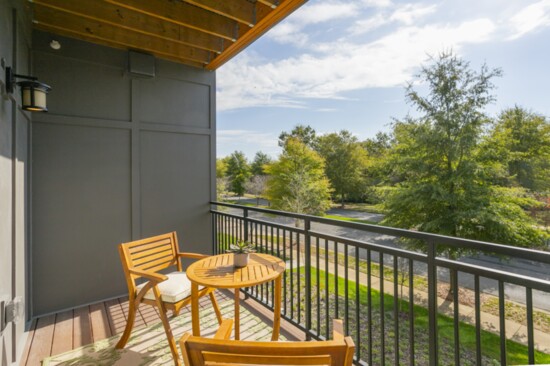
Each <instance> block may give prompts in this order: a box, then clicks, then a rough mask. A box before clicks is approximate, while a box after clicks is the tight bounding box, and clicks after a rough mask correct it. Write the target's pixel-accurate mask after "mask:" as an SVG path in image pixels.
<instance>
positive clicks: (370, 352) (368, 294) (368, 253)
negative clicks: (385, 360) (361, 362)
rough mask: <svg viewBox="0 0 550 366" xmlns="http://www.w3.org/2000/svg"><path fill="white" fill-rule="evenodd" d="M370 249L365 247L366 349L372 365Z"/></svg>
mask: <svg viewBox="0 0 550 366" xmlns="http://www.w3.org/2000/svg"><path fill="white" fill-rule="evenodd" d="M371 263H372V260H371V251H370V249H367V287H368V288H367V291H368V292H367V311H368V314H369V318H368V319H367V320H368V321H367V323H368V335H369V343H368V349H369V362H368V363H369V365H374V363H373V357H372V278H371V275H372V273H371Z"/></svg>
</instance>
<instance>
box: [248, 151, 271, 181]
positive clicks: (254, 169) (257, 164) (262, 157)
mask: <svg viewBox="0 0 550 366" xmlns="http://www.w3.org/2000/svg"><path fill="white" fill-rule="evenodd" d="M269 163H271V158H270V157H269V155H267V154H264V153H263V152H261V151H258V152H257V153H256V155H255V156H254V160H253V161H252V164H250V171H251V173H252V175H266V172H265V171H264V167H265V166H266V165H267V164H269Z"/></svg>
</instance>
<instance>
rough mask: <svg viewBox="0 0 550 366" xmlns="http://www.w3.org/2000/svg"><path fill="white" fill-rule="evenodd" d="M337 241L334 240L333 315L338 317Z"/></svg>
mask: <svg viewBox="0 0 550 366" xmlns="http://www.w3.org/2000/svg"><path fill="white" fill-rule="evenodd" d="M338 259H339V258H338V242H337V241H334V317H335V318H339V317H340V313H339V311H338V303H339V300H340V299H339V298H338V297H339V296H338V278H339V277H338Z"/></svg>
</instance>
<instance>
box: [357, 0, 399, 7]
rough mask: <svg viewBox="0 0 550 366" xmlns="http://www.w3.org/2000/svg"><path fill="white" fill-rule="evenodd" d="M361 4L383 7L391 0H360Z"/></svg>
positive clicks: (389, 4) (390, 3)
mask: <svg viewBox="0 0 550 366" xmlns="http://www.w3.org/2000/svg"><path fill="white" fill-rule="evenodd" d="M361 2H362V3H363V5H365V6H367V7H374V8H385V7H388V6H391V5H392V2H391V0H362V1H361Z"/></svg>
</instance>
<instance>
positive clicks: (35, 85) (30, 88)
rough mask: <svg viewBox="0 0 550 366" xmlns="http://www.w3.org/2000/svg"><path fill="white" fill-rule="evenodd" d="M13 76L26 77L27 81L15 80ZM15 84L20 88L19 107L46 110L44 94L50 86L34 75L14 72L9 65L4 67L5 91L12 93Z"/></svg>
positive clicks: (39, 110) (33, 110) (28, 109)
mask: <svg viewBox="0 0 550 366" xmlns="http://www.w3.org/2000/svg"><path fill="white" fill-rule="evenodd" d="M15 78H20V79H27V80H28V81H19V82H15ZM15 85H19V87H20V88H21V102H22V103H21V104H22V105H21V107H22V108H23V109H24V110H26V111H30V112H47V111H48V108H47V107H46V95H47V94H48V93H49V91H50V90H52V88H51V87H50V86H49V85H46V84H44V83H41V82H39V81H38V78H36V77H34V76H26V75H18V74H15V73H14V72H13V70H12V68H11V67H6V91H7V92H8V93H13V91H14V89H15Z"/></svg>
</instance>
